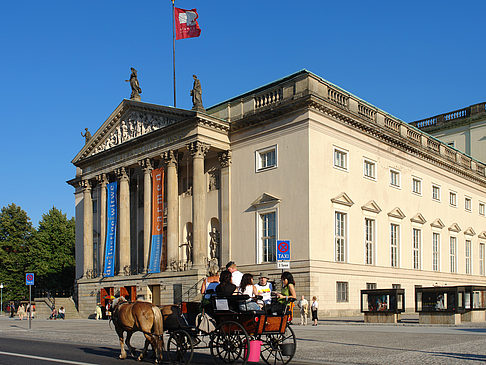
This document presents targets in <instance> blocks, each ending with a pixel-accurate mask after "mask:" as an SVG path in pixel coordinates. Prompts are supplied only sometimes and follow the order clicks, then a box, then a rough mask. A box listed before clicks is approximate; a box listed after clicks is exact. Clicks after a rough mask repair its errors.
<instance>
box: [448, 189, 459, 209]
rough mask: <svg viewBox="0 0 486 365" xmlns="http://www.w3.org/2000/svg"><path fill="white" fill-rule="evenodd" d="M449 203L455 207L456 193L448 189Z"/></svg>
mask: <svg viewBox="0 0 486 365" xmlns="http://www.w3.org/2000/svg"><path fill="white" fill-rule="evenodd" d="M449 204H450V205H451V206H453V207H457V194H456V193H454V192H453V191H449Z"/></svg>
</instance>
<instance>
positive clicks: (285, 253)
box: [277, 240, 290, 271]
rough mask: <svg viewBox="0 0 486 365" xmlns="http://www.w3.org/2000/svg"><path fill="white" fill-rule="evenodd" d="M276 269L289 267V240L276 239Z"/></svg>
mask: <svg viewBox="0 0 486 365" xmlns="http://www.w3.org/2000/svg"><path fill="white" fill-rule="evenodd" d="M277 269H282V271H283V270H284V269H290V241H289V240H279V241H277Z"/></svg>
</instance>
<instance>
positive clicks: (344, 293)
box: [336, 281, 349, 303]
mask: <svg viewBox="0 0 486 365" xmlns="http://www.w3.org/2000/svg"><path fill="white" fill-rule="evenodd" d="M348 293H349V289H348V282H347V281H337V282H336V301H337V302H339V303H342V302H348V301H349V296H348Z"/></svg>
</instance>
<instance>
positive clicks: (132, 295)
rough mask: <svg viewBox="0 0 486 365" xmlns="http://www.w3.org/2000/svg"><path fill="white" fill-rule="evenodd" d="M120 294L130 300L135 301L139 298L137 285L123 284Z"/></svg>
mask: <svg viewBox="0 0 486 365" xmlns="http://www.w3.org/2000/svg"><path fill="white" fill-rule="evenodd" d="M120 296H121V297H124V298H125V299H126V300H128V301H129V302H134V301H136V300H137V287H136V286H135V285H133V286H122V287H121V288H120Z"/></svg>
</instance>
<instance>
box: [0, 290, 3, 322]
mask: <svg viewBox="0 0 486 365" xmlns="http://www.w3.org/2000/svg"><path fill="white" fill-rule="evenodd" d="M0 314H1V315H3V283H0Z"/></svg>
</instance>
